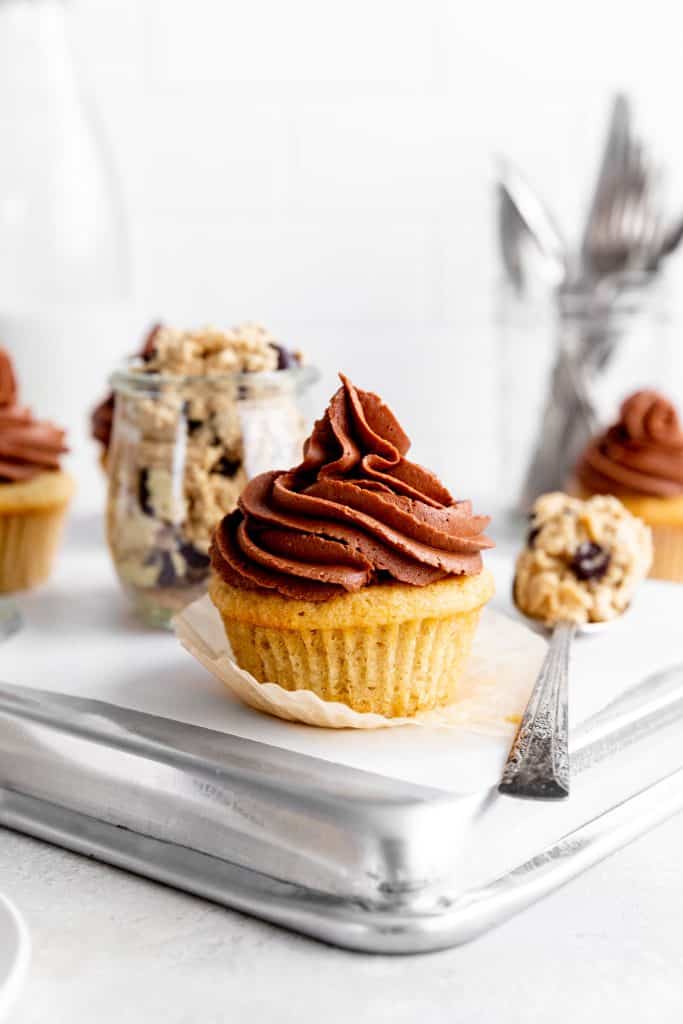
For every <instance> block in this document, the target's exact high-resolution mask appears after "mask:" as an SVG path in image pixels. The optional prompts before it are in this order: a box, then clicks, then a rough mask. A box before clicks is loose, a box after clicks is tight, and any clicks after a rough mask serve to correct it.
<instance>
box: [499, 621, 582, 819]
mask: <svg viewBox="0 0 683 1024" xmlns="http://www.w3.org/2000/svg"><path fill="white" fill-rule="evenodd" d="M575 632H576V626H575V625H574V624H573V623H571V622H559V623H558V624H557V625H556V626H555V628H554V629H553V635H552V637H551V639H550V644H549V646H548V653H547V654H546V656H545V660H544V662H543V665H542V666H541V671H540V673H539V675H538V679H537V680H536V683H535V685H534V689H533V691H532V694H531V697H530V698H529V703H528V704H527V707H526V711H525V712H524V717H523V718H522V721H521V723H520V726H519V729H518V731H517V736H516V737H515V741H514V743H513V744H512V747H511V748H510V753H509V755H508V759H507V762H506V764H505V768H504V769H503V777H502V779H501V782H500V785H499V786H498V792H499V793H506V794H508V795H509V796H526V797H534V798H546V799H548V798H556V797H564V796H569V750H568V733H569V725H568V716H567V676H568V673H569V649H570V647H571V643H572V640H573V638H574V633H575Z"/></svg>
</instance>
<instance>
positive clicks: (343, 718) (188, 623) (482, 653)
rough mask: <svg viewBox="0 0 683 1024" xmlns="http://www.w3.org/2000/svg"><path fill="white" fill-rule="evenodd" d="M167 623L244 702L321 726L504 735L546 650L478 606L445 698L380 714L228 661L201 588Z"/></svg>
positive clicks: (212, 608)
mask: <svg viewBox="0 0 683 1024" xmlns="http://www.w3.org/2000/svg"><path fill="white" fill-rule="evenodd" d="M174 627H175V631H176V635H177V636H178V639H179V640H180V642H181V643H182V645H183V647H185V649H186V650H187V651H188V652H189V653H190V654H191V655H192V656H193V657H194V658H196V659H197V660H198V661H199V662H200V663H201V664H202V665H203V666H204V667H205V668H206V669H208V671H209V672H211V673H212V675H214V676H215V677H216V678H217V679H218V680H219V681H220V682H221V683H223V684H224V686H226V687H227V689H228V690H230V692H231V693H232V694H233V695H234V696H235V697H237V698H238V699H239V700H241V701H242V702H243V703H244V704H247V705H249V707H252V708H255V709H256V710H258V711H262V712H265V713H266V714H269V715H274V716H275V717H277V718H281V719H284V720H286V721H291V722H299V723H303V724H305V725H313V726H319V727H322V728H328V729H383V728H391V727H394V726H401V725H414V726H423V727H424V726H427V727H432V728H444V727H446V728H464V729H468V730H470V731H473V732H478V733H483V734H488V735H494V736H501V735H503V736H506V735H512V734H513V733H514V732H515V729H516V728H517V725H518V723H519V720H520V716H521V714H522V713H523V711H524V708H525V707H526V703H527V701H528V698H529V694H530V692H531V688H532V686H533V684H534V681H535V679H536V676H537V674H538V671H539V669H540V667H541V663H542V661H543V657H544V655H545V651H546V642H545V640H543V639H542V637H540V636H539V635H537V634H536V633H534V632H532V630H530V629H529V628H528V627H526V626H524V625H523V624H521V623H518V622H515V621H514V620H512V619H510V618H508V617H507V616H505V615H501V614H500V613H498V612H495V611H492V610H491V609H488V608H487V609H484V611H483V613H482V616H481V620H480V623H479V627H478V629H477V633H476V635H475V638H474V643H473V647H472V653H471V655H470V658H469V661H468V663H467V665H466V666H465V668H464V670H462V672H461V675H460V677H459V679H458V683H457V687H456V695H455V699H454V701H453V703H451V704H449V705H448V706H446V707H441V708H437V709H435V710H433V711H420V712H418V713H417V714H416V715H414V716H411V717H400V718H387V717H384V716H383V715H378V714H375V713H372V712H358V711H354V710H353V709H352V708H350V707H348V706H347V705H346V704H342V703H339V702H336V701H325V700H321V698H320V697H318V696H317V695H316V694H315V693H313V692H312V691H311V690H305V689H299V690H285V689H284V688H283V687H281V686H279V685H278V684H277V683H270V682H265V683H261V682H258V681H257V680H256V679H255V678H254V677H253V676H252V675H251V674H250V673H249V672H247V671H245V670H244V669H242V668H240V667H239V666H238V665H237V664H236V663H235V661H234V660H233V656H232V651H231V649H230V645H229V643H228V640H227V637H226V635H225V630H224V628H223V623H222V621H221V617H220V614H219V613H218V611H217V609H216V608H215V606H214V605H213V604H212V602H211V599H210V598H209V597H208V595H205V596H204V597H201V598H199V600H197V601H195V602H194V603H193V604H191V605H189V606H188V607H187V608H185V609H184V610H183V611H182V612H180V614H178V615H177V616H176V617H175V619H174Z"/></svg>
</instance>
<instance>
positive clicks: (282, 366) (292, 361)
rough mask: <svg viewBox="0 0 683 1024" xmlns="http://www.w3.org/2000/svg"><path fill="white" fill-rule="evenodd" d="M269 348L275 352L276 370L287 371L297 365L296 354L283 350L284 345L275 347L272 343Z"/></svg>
mask: <svg viewBox="0 0 683 1024" xmlns="http://www.w3.org/2000/svg"><path fill="white" fill-rule="evenodd" d="M270 347H271V348H274V349H275V351H276V352H277V368H278V370H289V369H290V368H291V367H292V366H298V365H299V360H298V359H297V357H296V354H295V353H294V352H292V351H290V349H288V348H285V347H284V345H276V344H275V343H274V342H271V343H270Z"/></svg>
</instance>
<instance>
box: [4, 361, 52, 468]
mask: <svg viewBox="0 0 683 1024" xmlns="http://www.w3.org/2000/svg"><path fill="white" fill-rule="evenodd" d="M65 451H67V449H66V448H65V446H64V431H63V430H60V429H59V428H58V427H55V426H54V425H53V424H52V423H45V422H39V421H37V420H35V419H34V418H33V415H32V413H31V410H30V409H27V408H26V407H25V406H21V405H18V404H17V383H16V378H15V376H14V370H13V367H12V360H11V359H10V357H9V355H8V354H7V352H6V351H5V350H4V349H0V482H2V483H18V482H21V481H25V480H31V479H32V478H33V477H35V476H38V474H39V473H44V472H45V471H46V470H54V469H59V456H60V455H61V454H63V452H65Z"/></svg>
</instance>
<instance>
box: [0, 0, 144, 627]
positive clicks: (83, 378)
mask: <svg viewBox="0 0 683 1024" xmlns="http://www.w3.org/2000/svg"><path fill="white" fill-rule="evenodd" d="M0 133H1V138H2V146H1V151H0V344H2V345H3V346H4V347H5V348H7V349H8V350H9V352H10V354H11V356H12V360H13V362H14V365H15V369H16V371H17V376H18V378H19V380H20V381H21V390H22V399H23V400H24V401H25V402H26V403H27V404H28V405H30V406H32V407H33V409H34V411H35V413H36V415H37V416H39V417H40V418H41V419H52V420H54V422H56V423H58V424H59V425H60V426H62V427H65V428H66V429H67V433H68V443H69V446H70V448H71V455H70V456H69V459H68V463H69V466H70V468H71V470H72V471H73V472H75V475H76V476H77V478H78V481H79V494H80V497H81V502H82V505H83V504H87V503H88V495H89V494H90V493H91V492H92V493H93V504H94V500H95V498H94V494H95V493H96V492H95V489H96V488H98V487H99V486H101V483H100V481H99V479H98V475H97V468H96V466H94V465H93V460H92V454H91V451H90V450H89V444H88V442H87V440H86V438H87V433H86V427H85V424H86V417H87V410H88V408H89V406H90V405H91V404H92V400H93V398H94V396H95V395H97V393H98V391H99V389H100V387H101V382H102V379H103V378H104V376H105V375H106V366H107V361H108V360H109V359H110V358H111V345H112V344H115V343H116V342H115V341H114V339H115V338H116V337H117V335H118V334H119V333H122V336H123V337H125V336H126V333H123V332H124V331H125V327H126V325H127V324H128V322H129V320H128V317H129V312H128V309H127V307H126V299H127V297H128V292H129V261H128V246H127V233H126V228H125V223H124V217H123V213H122V207H121V202H120V198H119V192H118V187H117V183H116V179H115V175H114V173H113V168H112V165H111V163H110V161H109V159H108V157H107V153H106V149H105V147H104V144H103V140H102V138H101V137H100V134H99V132H98V130H97V125H96V123H95V121H94V119H93V116H92V111H91V109H90V105H89V103H88V97H87V95H86V93H85V92H84V89H83V86H82V84H81V82H80V81H79V78H78V75H77V72H76V68H75V64H74V60H73V56H72V52H71V48H70V44H69V38H68V26H67V14H66V9H65V4H64V2H63V0H0ZM108 342H109V345H108ZM108 348H109V352H108V351H107V349H108ZM16 622H17V616H16V611H15V610H14V609H13V608H12V607H10V605H9V602H8V601H7V600H5V604H4V607H3V608H2V609H0V633H2V632H3V629H2V624H3V623H5V624H6V625H7V628H6V629H5V630H4V632H5V633H7V632H9V631H11V629H13V628H15V627H16Z"/></svg>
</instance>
